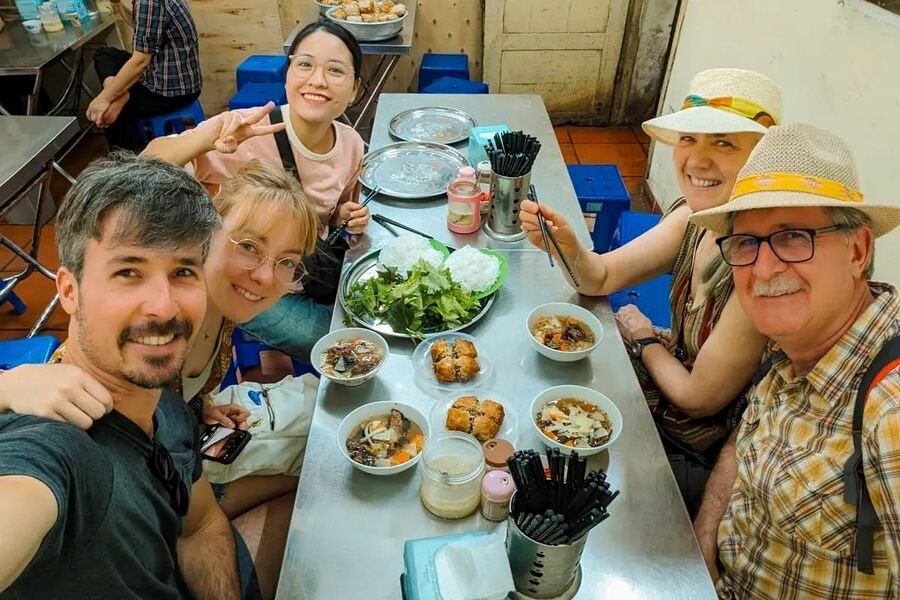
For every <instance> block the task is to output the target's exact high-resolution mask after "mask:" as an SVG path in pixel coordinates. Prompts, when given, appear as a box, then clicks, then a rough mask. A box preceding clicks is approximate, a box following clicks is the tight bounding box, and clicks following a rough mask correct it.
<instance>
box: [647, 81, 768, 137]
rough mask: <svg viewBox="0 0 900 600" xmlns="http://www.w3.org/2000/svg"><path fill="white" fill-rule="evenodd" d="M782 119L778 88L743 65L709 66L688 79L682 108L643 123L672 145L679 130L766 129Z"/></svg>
mask: <svg viewBox="0 0 900 600" xmlns="http://www.w3.org/2000/svg"><path fill="white" fill-rule="evenodd" d="M780 121H781V92H780V91H779V90H778V86H776V85H775V83H774V82H773V81H772V80H771V79H769V78H768V77H766V76H765V75H760V74H759V73H755V72H753V71H745V70H744V69H709V70H707V71H701V72H700V73H698V74H697V75H696V76H695V77H694V79H693V80H692V81H691V86H690V92H688V95H687V97H686V98H685V99H684V102H683V103H682V106H681V110H678V111H676V112H673V113H670V114H668V115H663V116H661V117H657V118H655V119H650V120H649V121H646V122H645V123H644V124H643V128H644V131H645V132H647V135H649V136H650V137H652V138H654V139H655V140H657V141H659V142H662V143H663V144H668V145H669V146H674V145H675V144H677V143H678V138H679V137H680V134H682V133H713V134H714V133H741V132H756V133H765V132H766V129H768V128H769V127H770V126H772V125H777V124H778V123H779V122H780Z"/></svg>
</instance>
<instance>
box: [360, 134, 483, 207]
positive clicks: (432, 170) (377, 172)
mask: <svg viewBox="0 0 900 600" xmlns="http://www.w3.org/2000/svg"><path fill="white" fill-rule="evenodd" d="M468 164H469V161H467V160H466V157H465V156H463V155H462V154H461V153H460V152H459V151H457V150H455V149H454V148H451V147H450V146H446V145H444V144H435V143H432V142H397V143H395V144H388V145H387V146H382V147H381V148H378V149H377V150H373V151H372V152H369V153H368V154H367V155H366V156H365V157H364V158H363V164H362V170H361V171H360V174H359V181H360V183H362V184H363V185H364V186H366V187H367V188H369V189H375V188H376V187H380V188H381V192H380V193H381V194H382V195H385V196H390V197H392V198H401V199H404V200H420V199H423V198H431V197H433V196H440V195H443V194H446V193H447V186H449V185H450V183H451V182H452V181H453V180H454V179H455V178H456V173H457V172H458V171H459V169H460V167H465V166H468Z"/></svg>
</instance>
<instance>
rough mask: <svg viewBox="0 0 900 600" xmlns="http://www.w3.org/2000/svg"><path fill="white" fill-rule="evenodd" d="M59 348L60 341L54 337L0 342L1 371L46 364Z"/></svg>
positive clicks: (40, 336)
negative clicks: (20, 366)
mask: <svg viewBox="0 0 900 600" xmlns="http://www.w3.org/2000/svg"><path fill="white" fill-rule="evenodd" d="M58 347H59V340H58V339H56V338H55V337H53V336H52V335H36V336H34V337H30V338H22V339H18V340H7V341H3V342H0V369H4V370H6V369H12V368H13V367H18V366H19V365H29V364H41V363H45V362H47V361H48V360H50V357H51V356H53V351H54V350H56V349H57V348H58Z"/></svg>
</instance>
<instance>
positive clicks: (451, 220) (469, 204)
mask: <svg viewBox="0 0 900 600" xmlns="http://www.w3.org/2000/svg"><path fill="white" fill-rule="evenodd" d="M480 227H481V186H479V185H478V181H476V179H475V169H473V168H472V167H462V168H460V170H459V172H458V173H457V174H456V179H455V180H453V183H451V184H450V186H449V187H448V188H447V229H449V230H450V231H452V232H454V233H474V232H476V231H478V229H479V228H480Z"/></svg>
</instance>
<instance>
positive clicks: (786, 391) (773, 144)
mask: <svg viewBox="0 0 900 600" xmlns="http://www.w3.org/2000/svg"><path fill="white" fill-rule="evenodd" d="M692 220H693V221H695V222H697V223H698V224H700V225H701V226H703V227H706V228H708V229H711V230H713V231H716V232H718V233H720V234H727V235H725V236H724V237H720V238H719V239H718V240H717V243H718V245H719V247H720V249H721V251H722V256H723V258H724V259H725V261H726V262H728V263H729V264H730V265H731V266H732V268H733V273H734V281H735V288H736V290H737V293H738V296H739V297H740V300H741V304H742V305H743V307H744V309H745V311H746V312H747V314H748V315H749V317H750V318H751V319H752V321H753V322H754V324H755V325H756V327H757V328H758V329H759V331H760V332H762V333H763V334H765V335H767V336H769V337H770V338H771V340H772V341H773V342H774V344H773V348H774V349H775V350H777V353H776V354H774V355H773V356H772V359H771V361H770V362H769V364H768V365H767V367H766V368H764V369H763V370H762V371H761V373H760V377H761V378H760V379H759V380H758V384H757V385H756V387H755V389H754V390H753V391H752V392H751V394H750V395H749V404H748V407H747V410H746V412H745V413H744V417H743V421H742V423H741V426H740V428H739V430H738V432H737V434H736V436H734V437H733V438H732V440H731V442H730V443H729V444H728V445H727V446H726V448H725V449H724V450H723V452H722V454H721V457H720V460H719V463H718V464H717V466H716V470H715V471H714V472H713V475H712V477H711V478H710V481H709V485H708V486H707V490H706V496H705V498H704V504H703V507H702V509H701V511H700V514H699V515H698V517H697V521H696V522H695V529H696V531H697V535H698V538H699V539H700V541H701V545H702V546H703V547H704V554H705V555H706V557H707V561H708V563H709V564H710V566H711V571H712V572H713V574H714V575H717V569H716V566H715V545H711V544H710V543H709V540H710V539H711V538H712V539H715V537H714V536H715V535H716V531H717V532H718V553H719V558H720V559H721V564H722V565H723V566H724V571H723V573H722V577H721V578H720V579H719V581H718V584H717V585H718V590H719V594H720V596H721V597H725V598H732V597H738V598H826V597H828V598H836V597H840V598H900V350H898V341H900V338H898V332H900V321H898V311H900V297H898V293H897V290H896V288H894V287H893V286H890V285H886V284H881V283H875V282H872V281H869V280H868V279H869V277H870V276H871V273H872V259H873V252H874V243H873V242H874V238H876V237H878V236H880V235H884V234H886V233H888V232H889V231H890V230H891V229H893V228H894V227H896V226H897V225H898V224H900V207H895V206H886V205H877V204H872V203H869V202H866V201H864V200H863V195H862V193H861V192H860V191H859V184H858V181H857V177H856V169H855V167H854V164H853V160H852V158H851V156H850V152H849V150H848V148H847V146H846V144H845V143H844V142H843V141H842V140H840V139H839V138H837V137H835V136H833V135H830V134H828V133H826V132H824V131H821V130H818V129H815V128H813V127H810V126H807V125H791V126H785V127H773V128H772V129H770V130H769V132H768V133H767V134H766V135H765V136H764V137H763V139H762V141H761V142H760V143H759V144H758V145H757V146H756V148H755V149H754V151H753V153H752V154H751V155H750V158H749V159H748V161H747V164H746V165H745V166H744V168H743V169H742V170H741V173H740V175H739V177H738V181H737V183H736V184H735V187H734V191H733V192H732V197H731V200H730V201H729V202H728V203H727V204H726V205H724V206H722V207H718V208H713V209H710V210H706V211H702V212H700V213H697V214H696V215H694V216H693V217H692ZM766 371H767V372H766ZM729 495H730V498H729ZM723 514H724V517H723ZM720 520H721V523H720Z"/></svg>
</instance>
